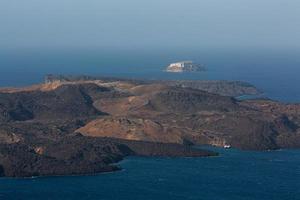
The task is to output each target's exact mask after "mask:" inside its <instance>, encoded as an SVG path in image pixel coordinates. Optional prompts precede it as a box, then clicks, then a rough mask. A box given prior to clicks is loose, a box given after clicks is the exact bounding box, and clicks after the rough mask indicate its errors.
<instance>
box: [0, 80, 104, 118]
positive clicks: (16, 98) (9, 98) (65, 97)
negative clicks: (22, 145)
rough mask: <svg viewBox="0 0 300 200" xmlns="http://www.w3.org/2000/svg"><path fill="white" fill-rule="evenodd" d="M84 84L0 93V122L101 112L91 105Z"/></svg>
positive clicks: (68, 116)
mask: <svg viewBox="0 0 300 200" xmlns="http://www.w3.org/2000/svg"><path fill="white" fill-rule="evenodd" d="M88 86H89V85H87V86H86V85H85V86H81V85H63V86H61V87H59V88H57V89H55V90H52V91H48V92H41V91H32V92H18V93H0V122H1V121H2V122H9V121H25V120H32V119H39V120H41V119H46V120H49V119H58V118H61V119H66V118H67V119H73V118H79V117H86V116H95V115H101V114H104V113H102V112H100V111H98V110H96V109H95V108H94V107H93V101H92V98H91V97H90V96H89V95H88V93H87V92H88V91H86V88H87V87H88ZM99 90H101V89H99Z"/></svg>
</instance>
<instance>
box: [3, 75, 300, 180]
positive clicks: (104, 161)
mask: <svg viewBox="0 0 300 200" xmlns="http://www.w3.org/2000/svg"><path fill="white" fill-rule="evenodd" d="M259 92H260V91H259V90H257V89H256V88H255V87H254V86H252V85H250V84H247V83H244V82H236V81H192V80H185V81H184V80H182V81H176V80H172V81H168V80H136V79H124V78H107V77H106V78H105V77H102V78H101V77H90V76H77V77H76V76H55V75H51V76H47V77H46V79H45V83H42V84H39V85H33V86H28V87H25V88H3V89H1V88H0V176H8V177H31V176H51V175H74V174H94V173H100V172H109V171H115V170H119V169H120V168H119V167H118V166H116V165H114V163H116V162H118V161H120V160H122V159H123V158H125V157H126V156H168V157H178V156H187V157H203V156H216V155H218V154H217V153H214V152H211V151H206V150H202V149H199V148H193V146H192V145H203V144H204V145H214V146H219V147H223V148H229V147H233V148H239V149H245V150H269V149H279V148H299V147H300V117H299V116H300V115H299V113H300V104H282V103H279V102H276V101H272V100H268V99H254V100H242V101H241V100H237V99H236V98H234V96H236V95H246V94H256V93H259Z"/></svg>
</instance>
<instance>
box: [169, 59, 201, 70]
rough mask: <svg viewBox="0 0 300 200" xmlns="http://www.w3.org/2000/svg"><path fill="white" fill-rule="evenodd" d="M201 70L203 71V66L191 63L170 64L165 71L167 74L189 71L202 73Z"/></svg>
mask: <svg viewBox="0 0 300 200" xmlns="http://www.w3.org/2000/svg"><path fill="white" fill-rule="evenodd" d="M203 70H204V65H200V64H195V63H193V62H192V61H182V62H177V63H171V64H170V65H169V66H168V67H167V69H166V71H167V72H191V71H203Z"/></svg>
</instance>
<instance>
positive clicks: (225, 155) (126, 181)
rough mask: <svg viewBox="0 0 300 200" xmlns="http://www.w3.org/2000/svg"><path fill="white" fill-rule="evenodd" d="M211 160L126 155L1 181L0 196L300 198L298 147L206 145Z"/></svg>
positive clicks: (60, 199) (58, 199) (54, 198)
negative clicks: (101, 168)
mask: <svg viewBox="0 0 300 200" xmlns="http://www.w3.org/2000/svg"><path fill="white" fill-rule="evenodd" d="M206 148H208V149H213V150H215V151H218V152H220V153H221V154H220V156H218V157H210V158H144V157H130V158H127V159H125V160H124V161H122V162H121V163H119V164H120V165H121V166H122V168H123V170H122V171H119V172H115V173H107V174H100V175H94V176H73V177H43V178H30V179H12V178H1V179H0V199H3V200H10V199H18V200H24V199H30V200H36V199H44V200H46V199H49V200H63V199H68V200H95V199H99V200H123V199H124V200H134V199H137V200H139V199H143V200H154V199H156V200H183V199H191V200H244V199H245V200H298V199H300V165H299V163H300V150H279V151H270V152H247V151H239V150H236V149H228V150H224V149H219V148H212V147H206Z"/></svg>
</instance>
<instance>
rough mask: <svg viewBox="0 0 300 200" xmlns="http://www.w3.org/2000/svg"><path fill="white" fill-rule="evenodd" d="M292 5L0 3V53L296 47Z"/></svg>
mask: <svg viewBox="0 0 300 200" xmlns="http://www.w3.org/2000/svg"><path fill="white" fill-rule="evenodd" d="M299 12H300V1H299V0H1V1H0V48H4V49H5V48H20V47H22V48H24V47H25V48H26V47H39V48H40V47H55V48H56V47H58V48H59V47H105V48H106V47H112V48H115V47H118V48H122V47H129V48H135V47H138V48H148V47H149V48H152V47H178V46H179V47H180V46H182V47H228V46H233V47H236V46H237V47H241V46H242V47H243V46H255V47H282V46H284V47H299V46H300V34H299V33H300V14H299Z"/></svg>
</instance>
